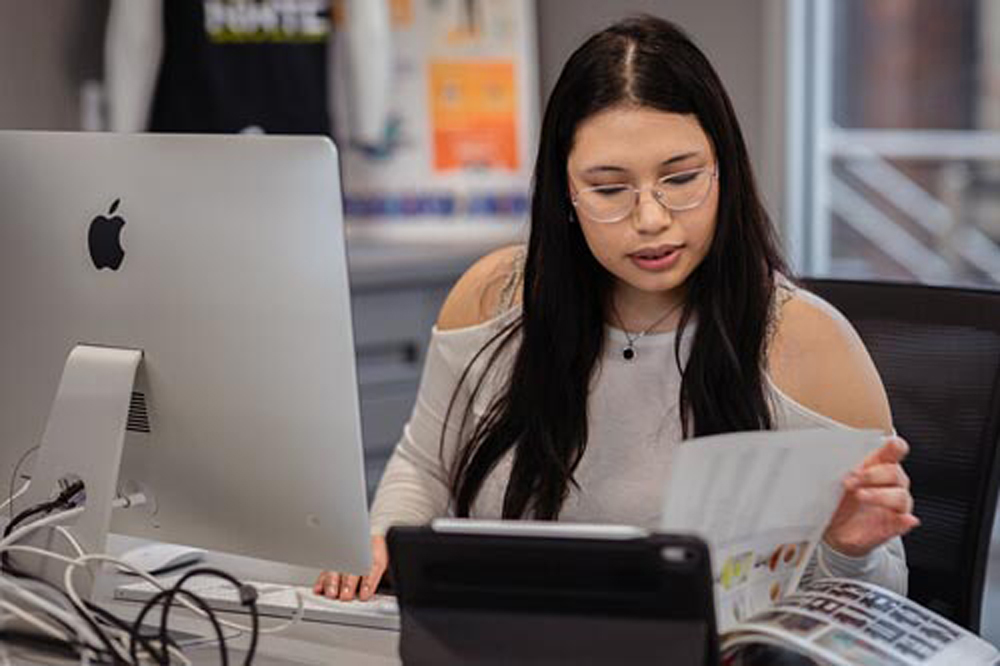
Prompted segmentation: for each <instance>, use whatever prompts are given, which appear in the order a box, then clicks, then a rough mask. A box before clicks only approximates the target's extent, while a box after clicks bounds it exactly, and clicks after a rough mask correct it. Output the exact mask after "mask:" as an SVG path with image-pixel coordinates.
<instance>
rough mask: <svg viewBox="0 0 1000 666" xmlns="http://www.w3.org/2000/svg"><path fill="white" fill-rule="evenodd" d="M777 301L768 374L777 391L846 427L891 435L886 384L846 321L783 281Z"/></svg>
mask: <svg viewBox="0 0 1000 666" xmlns="http://www.w3.org/2000/svg"><path fill="white" fill-rule="evenodd" d="M776 300H777V307H776V312H775V321H774V329H773V335H772V337H771V340H770V345H769V348H768V372H769V374H770V376H771V379H772V381H774V383H775V384H776V385H777V387H778V388H779V389H780V390H781V391H782V392H783V393H785V394H786V395H788V396H789V397H791V398H792V399H793V400H795V401H796V402H798V403H800V404H802V405H804V406H806V407H808V408H809V409H811V410H813V411H815V412H818V413H820V414H822V415H824V416H826V417H829V418H831V419H833V420H835V421H838V422H840V423H843V424H845V425H849V426H853V427H858V428H879V429H883V430H886V431H889V430H891V428H892V417H891V414H890V410H889V402H888V399H887V397H886V394H885V389H884V387H883V386H882V380H881V378H880V377H879V375H878V371H877V370H876V368H875V364H874V363H873V362H872V360H871V357H870V356H869V355H868V350H867V349H865V346H864V343H863V342H862V341H861V337H860V336H859V335H858V333H857V331H855V330H854V327H853V326H852V325H851V323H850V322H849V321H848V320H847V318H846V317H845V316H844V315H843V314H842V313H841V312H840V311H839V310H837V308H835V307H834V306H833V305H831V304H830V303H828V302H827V301H825V300H823V299H822V298H820V297H819V296H817V295H816V294H813V293H812V292H810V291H808V290H806V289H804V288H802V287H798V286H796V285H794V284H792V283H791V282H790V281H788V280H787V279H784V278H782V279H781V280H779V286H778V297H777V299H776Z"/></svg>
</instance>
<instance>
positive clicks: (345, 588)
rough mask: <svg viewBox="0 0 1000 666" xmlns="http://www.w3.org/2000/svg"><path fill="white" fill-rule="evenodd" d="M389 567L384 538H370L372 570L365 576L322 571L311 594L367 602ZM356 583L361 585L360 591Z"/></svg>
mask: <svg viewBox="0 0 1000 666" xmlns="http://www.w3.org/2000/svg"><path fill="white" fill-rule="evenodd" d="M388 565H389V551H388V549H387V548H386V545H385V537H384V536H372V568H371V570H370V571H369V572H368V575H366V576H354V575H349V574H343V573H338V572H336V571H324V572H323V573H321V574H320V575H319V577H318V578H317V579H316V583H315V584H314V585H313V592H315V593H316V594H318V595H321V596H324V597H329V598H330V599H340V600H341V601H353V600H354V599H355V597H356V598H358V599H360V600H361V601H368V600H369V599H371V598H372V595H374V594H375V588H377V587H378V583H379V581H380V580H382V575H383V574H385V569H386V567H387V566H388ZM358 583H360V584H361V586H360V591H359V589H358Z"/></svg>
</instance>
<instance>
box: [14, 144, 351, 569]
mask: <svg viewBox="0 0 1000 666" xmlns="http://www.w3.org/2000/svg"><path fill="white" fill-rule="evenodd" d="M0 255H2V256H0V463H2V464H3V469H2V470H0V476H3V477H4V480H3V486H4V487H5V488H6V486H7V485H8V483H9V477H10V474H11V468H12V467H13V465H14V464H15V462H16V461H17V459H18V458H19V457H21V455H22V454H23V453H24V452H26V451H28V450H29V449H31V448H32V447H35V446H39V447H40V448H39V449H38V451H37V454H36V455H35V456H34V465H33V469H32V473H31V482H30V486H29V487H28V490H27V492H26V493H25V495H24V496H23V497H21V498H19V499H18V500H17V505H18V507H19V508H23V507H27V506H31V505H32V504H35V503H40V502H45V501H47V500H50V499H51V498H52V497H54V496H56V495H57V494H58V493H59V492H60V490H61V489H64V488H66V487H67V486H70V485H72V484H74V483H82V484H83V486H84V491H83V493H81V496H85V498H86V499H85V507H86V508H85V510H84V511H83V513H82V515H81V516H80V517H79V518H78V520H77V521H76V524H75V525H74V529H75V530H76V532H77V536H78V537H80V538H81V539H82V540H83V541H84V544H85V546H86V547H88V548H90V549H94V550H96V551H99V552H100V551H102V549H103V548H104V545H105V538H106V535H107V532H108V531H109V530H110V531H112V532H115V533H118V534H125V535H131V536H136V537H141V538H146V539H153V540H156V541H166V542H172V543H180V544H188V545H193V546H199V547H202V548H206V549H210V550H214V551H223V552H228V553H236V554H241V555H247V556H251V557H255V558H259V559H265V560H271V561H276V562H283V563H290V564H295V565H301V566H306V567H324V568H339V569H341V570H343V571H350V572H358V573H364V572H365V571H367V569H368V568H369V562H370V550H369V549H370V542H369V530H368V514H367V508H366V495H365V484H364V471H363V463H362V449H361V428H360V418H359V407H358V395H357V381H356V375H355V362H354V344H353V335H352V326H351V309H350V298H349V291H348V275H347V263H346V256H345V246H344V234H343V219H342V205H341V193H340V179H339V171H338V163H337V153H336V149H335V147H334V145H333V144H332V143H331V142H330V141H328V140H326V139H324V138H319V137H266V136H265V137H261V136H253V137H250V136H238V137H237V136H194V135H149V134H146V135H116V134H98V133H49V132H19V131H8V132H0ZM7 490H11V491H12V490H13V489H7ZM7 494H8V493H7V492H5V493H4V495H5V497H4V499H6V495H7ZM116 496H117V497H129V498H130V499H131V500H133V506H132V507H131V508H115V509H112V505H113V503H115V497H116Z"/></svg>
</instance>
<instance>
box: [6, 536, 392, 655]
mask: <svg viewBox="0 0 1000 666" xmlns="http://www.w3.org/2000/svg"><path fill="white" fill-rule="evenodd" d="M146 543H149V542H148V541H144V540H141V539H133V538H130V537H123V536H119V535H109V543H108V552H109V553H111V554H113V555H116V556H118V555H121V554H122V552H124V551H126V550H128V549H130V548H133V547H135V546H138V545H143V544H146ZM204 564H205V565H206V566H211V567H216V568H219V569H223V570H225V571H227V572H229V573H232V574H233V575H234V576H236V577H238V578H240V579H247V580H262V581H274V582H279V583H296V584H299V585H302V584H303V583H306V582H311V581H312V580H314V579H315V575H316V572H315V571H314V570H311V569H305V568H302V567H294V566H290V565H284V564H279V563H274V562H264V561H261V560H255V559H251V558H246V557H240V556H236V555H228V554H223V553H209V554H208V555H207V556H206V560H205V562H204ZM135 580H136V579H135V578H131V577H127V576H123V575H120V574H114V575H105V576H102V577H101V579H100V581H99V584H98V586H97V588H96V589H95V592H94V600H95V601H96V602H97V603H98V604H100V605H101V606H103V607H104V608H106V609H108V610H109V611H111V612H113V613H115V614H116V615H118V616H119V617H122V618H125V619H132V618H134V617H135V616H136V615H137V614H138V613H139V611H140V610H141V608H142V604H139V603H134V602H125V601H117V600H115V599H114V589H115V587H116V586H117V585H119V584H121V583H123V582H134V581H135ZM219 617H221V618H224V619H227V620H230V621H232V622H237V623H239V624H242V625H247V624H249V622H250V618H249V616H248V615H243V614H239V613H219ZM279 622H282V620H280V619H276V618H261V626H262V627H268V626H273V625H275V624H277V623H279ZM170 628H171V629H176V630H179V631H184V632H188V633H193V634H198V635H203V636H205V637H206V638H209V639H211V641H210V642H209V643H208V644H206V645H204V646H200V647H197V648H189V649H186V650H185V651H184V654H185V655H186V656H187V657H188V658H189V659H191V661H192V663H193V664H195V665H196V666H201V665H202V664H211V665H212V666H215V665H217V664H218V663H219V651H218V646H217V644H216V642H215V640H214V635H215V634H214V632H213V631H212V626H211V624H209V623H208V621H206V620H200V619H196V618H195V617H194V616H193V614H192V613H190V612H186V611H182V612H172V613H171V615H170ZM227 645H229V648H230V649H229V656H230V663H231V664H242V663H243V662H242V660H243V656H244V655H245V648H246V647H247V645H248V637H246V636H241V637H239V638H235V639H233V640H231V641H228V642H227ZM398 646H399V633H398V632H396V631H388V630H384V629H369V628H365V627H352V626H347V625H338V624H328V623H321V622H310V621H305V620H303V621H301V622H299V623H298V624H297V625H295V626H293V627H290V628H289V629H287V630H285V631H283V632H281V633H279V634H274V635H268V634H264V635H261V637H260V641H259V643H258V646H257V654H256V656H255V658H254V662H253V663H254V664H255V665H256V664H260V665H261V666H307V665H308V666H340V665H342V664H343V665H348V666H397V665H398V664H399V663H400V660H399V656H398V654H399V647H398ZM11 663H13V664H17V665H18V666H20V665H21V664H25V665H27V664H52V663H66V664H75V663H78V662H76V661H65V662H53V661H52V660H51V657H45V658H44V659H43V658H39V659H38V660H36V661H31V660H30V658H29V657H28V655H27V654H24V653H20V652H19V653H18V654H17V658H14V657H13V656H12V662H11Z"/></svg>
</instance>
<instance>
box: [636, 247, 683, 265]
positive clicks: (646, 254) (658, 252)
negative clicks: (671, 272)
mask: <svg viewBox="0 0 1000 666" xmlns="http://www.w3.org/2000/svg"><path fill="white" fill-rule="evenodd" d="M683 251H684V246H683V245H680V246H676V245H675V246H665V247H662V248H654V249H650V250H640V251H638V252H633V253H632V254H630V255H628V257H629V259H631V260H632V263H634V264H635V265H636V266H638V267H639V268H641V269H642V270H644V271H665V270H667V269H669V268H671V267H672V266H673V265H674V264H676V263H677V261H678V259H680V256H681V252H683Z"/></svg>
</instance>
